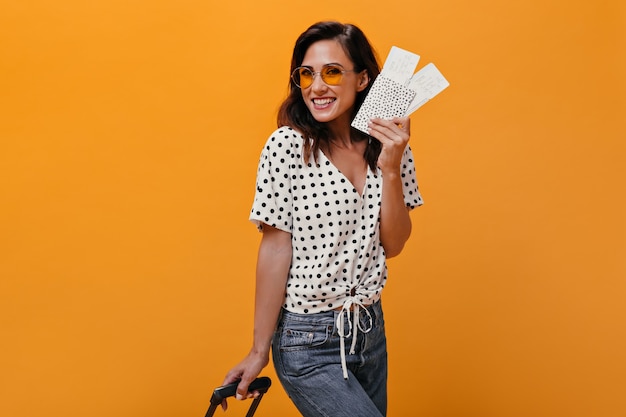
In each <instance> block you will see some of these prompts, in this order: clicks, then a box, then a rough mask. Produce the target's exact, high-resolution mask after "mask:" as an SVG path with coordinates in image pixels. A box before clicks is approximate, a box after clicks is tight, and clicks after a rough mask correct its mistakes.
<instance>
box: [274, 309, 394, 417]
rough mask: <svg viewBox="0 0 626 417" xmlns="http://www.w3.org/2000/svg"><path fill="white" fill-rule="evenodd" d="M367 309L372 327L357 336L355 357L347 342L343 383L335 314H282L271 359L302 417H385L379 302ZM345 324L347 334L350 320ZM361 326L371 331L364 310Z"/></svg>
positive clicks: (383, 347)
mask: <svg viewBox="0 0 626 417" xmlns="http://www.w3.org/2000/svg"><path fill="white" fill-rule="evenodd" d="M367 310H368V311H369V313H370V315H371V317H372V320H373V322H372V328H371V330H370V331H369V332H367V333H364V332H361V331H359V332H358V333H357V344H356V351H355V354H352V355H351V354H349V350H350V345H351V344H352V336H350V337H348V338H347V339H346V340H345V349H346V364H347V368H348V379H347V380H346V379H344V377H343V374H342V367H341V358H340V342H339V335H338V333H337V324H336V321H337V316H338V314H339V312H337V311H329V312H324V313H318V314H296V313H291V312H289V311H286V310H283V311H282V313H281V317H280V319H279V321H278V326H277V329H276V333H275V334H274V339H273V341H272V358H273V361H274V366H275V368H276V373H277V375H278V378H279V380H280V382H281V383H282V385H283V387H284V388H285V391H287V394H288V395H289V397H290V398H291V400H292V401H293V402H294V404H295V405H296V407H297V408H298V410H299V411H300V413H302V415H303V416H304V417H321V416H323V417H355V416H358V417H381V416H385V415H386V414H387V340H386V337H385V322H384V319H383V311H382V307H381V303H380V301H379V302H376V303H374V304H372V305H371V306H369V307H367ZM350 316H352V314H350ZM350 318H352V317H350ZM344 320H345V322H344V327H345V328H346V329H347V328H348V323H347V320H348V318H347V317H345V318H344ZM360 321H361V322H362V327H363V328H366V327H368V326H369V318H368V317H367V313H366V312H365V311H361V314H360ZM355 325H356V323H354V324H353V327H354V326H355Z"/></svg>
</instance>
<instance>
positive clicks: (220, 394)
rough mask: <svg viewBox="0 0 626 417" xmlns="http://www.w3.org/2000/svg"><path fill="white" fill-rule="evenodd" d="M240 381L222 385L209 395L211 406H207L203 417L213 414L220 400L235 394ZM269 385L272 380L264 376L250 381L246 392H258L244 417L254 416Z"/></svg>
mask: <svg viewBox="0 0 626 417" xmlns="http://www.w3.org/2000/svg"><path fill="white" fill-rule="evenodd" d="M240 381H241V380H237V381H235V382H232V383H230V384H228V385H223V386H221V387H217V388H215V390H214V391H213V395H211V405H210V406H209V410H208V411H207V412H206V414H205V417H210V416H212V415H213V414H214V413H215V410H216V409H217V406H218V405H220V404H221V403H222V400H224V399H226V398H228V397H232V396H234V395H235V394H236V393H237V386H238V385H239V382H240ZM270 385H272V380H271V379H269V378H268V377H266V376H262V377H259V378H257V379H255V380H254V381H252V383H250V386H249V387H248V392H251V391H258V392H259V396H258V397H257V398H255V399H254V401H252V404H250V408H249V409H248V414H246V417H252V416H253V415H254V413H255V412H256V409H257V407H258V406H259V403H260V402H261V399H262V398H263V394H265V393H266V392H267V390H268V389H269V388H270Z"/></svg>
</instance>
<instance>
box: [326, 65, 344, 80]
mask: <svg viewBox="0 0 626 417" xmlns="http://www.w3.org/2000/svg"><path fill="white" fill-rule="evenodd" d="M342 76H343V71H342V69H341V68H340V67H337V66H334V65H329V66H327V67H324V69H322V80H324V82H325V83H326V84H328V85H339V84H341V78H342Z"/></svg>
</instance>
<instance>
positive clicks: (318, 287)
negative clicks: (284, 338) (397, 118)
mask: <svg viewBox="0 0 626 417" xmlns="http://www.w3.org/2000/svg"><path fill="white" fill-rule="evenodd" d="M303 142H304V138H303V136H302V135H301V134H299V133H298V132H296V131H295V130H293V129H291V128H289V127H282V128H279V129H277V130H276V131H275V132H274V133H273V134H272V135H271V136H270V138H269V139H268V140H267V142H266V144H265V147H264V148H263V151H262V152H261V157H260V160H259V165H258V171H257V180H256V194H255V197H254V203H253V206H252V210H251V213H250V220H252V221H253V222H254V223H255V224H256V225H257V227H259V228H261V227H262V224H268V225H270V226H272V227H275V228H277V229H280V230H283V231H285V232H289V233H291V241H292V248H293V254H292V261H291V267H290V270H289V277H288V280H287V291H286V297H285V304H284V307H285V309H287V310H289V311H292V312H295V313H304V314H306V313H319V312H322V311H328V310H332V309H335V308H338V307H342V305H343V303H344V302H345V300H347V299H349V298H350V297H353V299H354V300H355V301H358V302H359V303H362V304H364V305H367V304H371V303H373V302H376V301H377V300H378V299H379V298H380V293H381V290H382V288H383V286H384V285H385V281H386V279H387V266H386V262H385V252H384V249H383V247H382V244H381V243H380V206H381V194H382V177H381V175H379V174H380V171H379V170H377V171H378V172H372V171H371V169H370V168H368V170H367V177H366V180H365V188H364V189H363V190H362V193H359V192H357V190H356V189H355V188H354V186H353V185H352V183H350V181H349V180H348V179H347V178H346V177H345V176H344V175H343V174H342V173H341V172H340V171H339V170H338V169H337V168H336V167H335V166H334V165H333V164H332V163H331V162H330V160H328V158H326V156H325V155H324V153H323V152H320V153H319V157H318V159H317V162H316V161H314V160H313V157H311V158H310V161H309V162H307V163H305V162H304V159H303V157H302V147H303V146H302V145H303ZM402 187H403V192H404V201H405V204H406V206H407V207H408V208H410V209H413V208H415V207H417V206H419V205H421V204H422V198H421V195H420V193H419V190H418V186H417V181H416V179H415V166H414V162H413V154H412V152H411V148H410V147H409V146H408V145H407V148H406V150H405V151H404V156H403V159H402Z"/></svg>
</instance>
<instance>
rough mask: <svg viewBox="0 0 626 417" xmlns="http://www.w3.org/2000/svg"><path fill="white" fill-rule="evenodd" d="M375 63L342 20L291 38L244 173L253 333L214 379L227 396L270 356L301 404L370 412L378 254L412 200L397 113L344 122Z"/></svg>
mask: <svg viewBox="0 0 626 417" xmlns="http://www.w3.org/2000/svg"><path fill="white" fill-rule="evenodd" d="M379 72H380V70H379V67H378V63H377V60H376V56H375V54H374V51H373V49H372V47H371V45H370V44H369V42H368V40H367V38H366V37H365V35H364V34H363V32H362V31H361V30H360V29H359V28H357V27H356V26H354V25H350V24H345V25H344V24H341V23H337V22H320V23H316V24H314V25H313V26H311V27H310V28H308V29H307V30H306V31H305V32H304V33H302V35H300V37H299V38H298V40H297V41H296V45H295V48H294V51H293V57H292V62H291V80H290V86H289V88H290V93H289V96H288V97H287V99H286V100H285V102H284V103H283V104H282V106H281V108H280V110H279V114H278V125H279V126H280V127H279V128H278V129H277V130H276V131H275V132H274V133H273V134H272V135H271V137H270V138H269V139H268V141H267V143H266V145H265V147H264V149H263V152H262V154H261V158H260V161H259V167H258V172H257V191H256V195H255V198H254V203H253V207H252V211H251V214H250V219H251V220H252V221H254V222H255V223H256V224H257V226H258V228H259V230H261V231H262V233H263V237H262V239H261V243H260V248H259V253H258V260H257V271H256V275H257V277H256V296H255V301H256V304H255V317H254V338H253V343H252V348H251V350H250V352H249V353H248V355H247V356H246V357H245V358H244V359H243V360H242V361H241V362H240V363H239V364H237V365H236V366H235V367H234V368H233V369H231V370H230V372H228V374H227V376H226V378H225V380H224V384H228V383H231V382H234V381H236V380H237V379H241V382H240V383H239V386H238V388H237V398H238V399H243V398H247V397H251V396H254V395H255V393H248V385H249V383H250V382H251V381H252V380H253V379H254V378H255V377H257V376H258V375H259V373H260V371H261V370H262V369H263V368H264V367H265V366H266V365H267V364H268V362H269V352H270V345H271V346H272V355H273V362H274V365H275V368H276V372H277V374H278V376H279V379H280V381H281V383H282V384H283V387H284V388H285V390H286V391H287V393H288V394H289V396H290V397H291V399H292V400H293V402H294V403H295V405H296V407H297V408H298V410H299V411H300V412H301V413H302V414H303V415H304V416H306V417H308V416H332V417H340V416H360V417H366V416H376V417H380V416H384V415H385V414H386V408H387V389H386V385H387V351H386V339H385V330H384V321H383V313H382V309H381V302H380V295H381V290H382V288H383V286H384V284H385V281H386V278H387V267H386V263H385V259H386V258H390V257H393V256H396V255H398V254H399V253H400V252H401V250H402V248H403V246H404V244H405V242H406V240H407V239H408V238H409V235H410V233H411V220H410V218H409V210H410V209H412V208H414V207H416V206H418V205H420V204H421V203H422V201H421V196H420V194H419V191H418V189H417V183H416V181H415V170H414V166H413V157H412V154H411V150H410V148H409V147H408V140H409V135H410V121H409V119H408V118H396V119H393V120H380V119H374V120H372V121H371V122H370V123H369V135H366V134H364V133H361V132H359V131H357V130H356V129H353V128H351V127H350V123H351V121H352V119H353V117H354V115H355V114H356V111H357V110H358V108H359V106H360V105H361V103H362V102H363V100H364V98H365V96H366V95H367V92H368V90H369V88H370V86H371V85H372V82H373V81H374V79H375V78H376V77H377V76H378V74H379Z"/></svg>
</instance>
